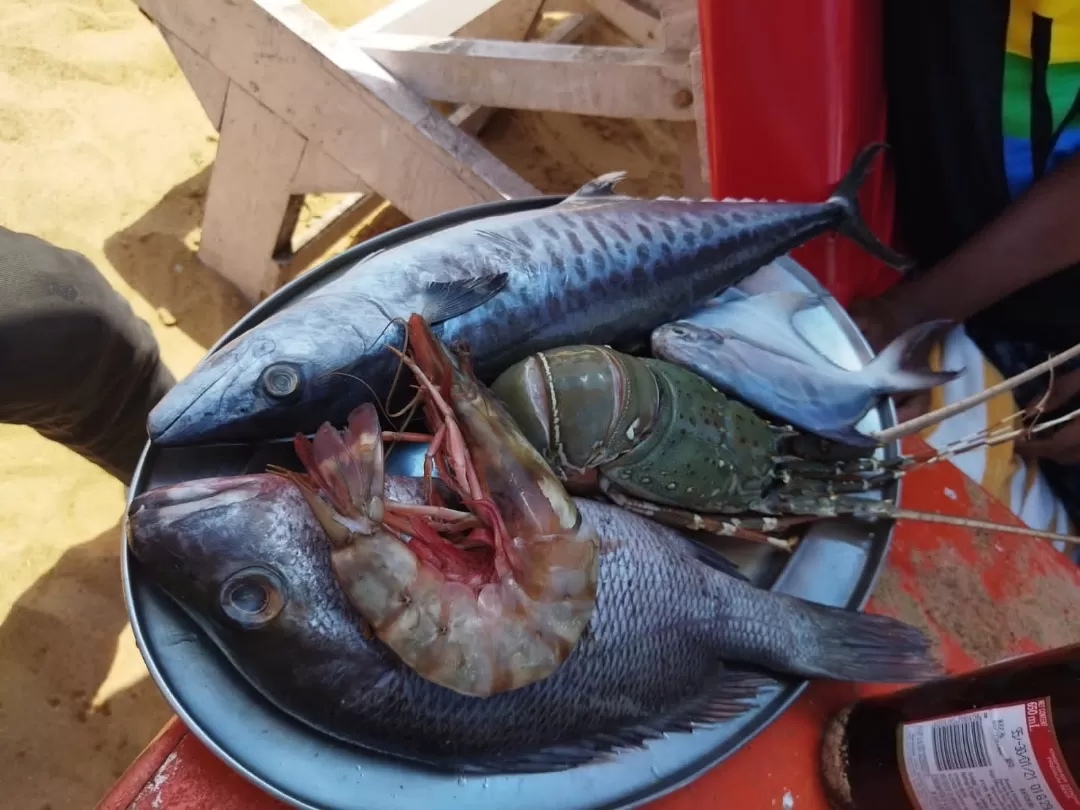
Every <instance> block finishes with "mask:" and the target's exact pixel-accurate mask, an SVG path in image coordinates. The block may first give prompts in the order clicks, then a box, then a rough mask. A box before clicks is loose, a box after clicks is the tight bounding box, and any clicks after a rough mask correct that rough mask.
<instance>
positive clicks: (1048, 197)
mask: <svg viewBox="0 0 1080 810" xmlns="http://www.w3.org/2000/svg"><path fill="white" fill-rule="evenodd" d="M1077 261H1080V154H1077V155H1073V156H1072V157H1070V158H1069V159H1068V160H1067V161H1066V162H1065V163H1063V164H1062V165H1061V166H1059V167H1058V168H1057V169H1056V170H1055V171H1052V172H1050V173H1049V174H1048V175H1046V177H1044V178H1043V179H1042V180H1040V181H1039V182H1038V183H1036V184H1035V185H1033V186H1032V187H1031V188H1030V189H1029V190H1028V192H1027V193H1026V194H1025V195H1024V196H1023V197H1021V198H1020V199H1019V200H1017V201H1016V202H1014V203H1013V204H1012V205H1010V206H1009V207H1008V208H1007V209H1005V211H1004V212H1003V213H1002V214H1001V215H1000V216H998V217H997V219H995V220H994V221H993V222H991V223H990V224H989V225H987V226H986V227H985V228H983V229H982V230H981V231H980V232H979V233H978V234H976V235H975V236H974V237H973V238H972V239H970V240H969V241H968V242H966V243H965V244H964V245H962V246H961V247H960V248H959V249H957V250H956V251H955V252H954V253H953V254H952V255H950V256H949V257H948V258H946V259H945V260H944V261H942V262H940V263H938V264H937V265H936V266H934V267H931V268H928V269H927V270H926V271H925V272H923V273H921V274H919V275H918V276H915V277H912V278H911V279H910V280H908V279H904V280H902V281H900V282H899V283H897V284H895V285H894V286H893V287H892V288H891V289H889V290H888V291H887V292H886V293H885V294H884V295H882V296H881V297H880V298H879V299H875V300H873V301H868V302H861V303H856V304H855V305H853V306H852V310H851V311H852V315H853V316H854V317H855V318H856V320H857V321H859V322H860V324H865V325H866V326H867V331H868V334H867V337H868V339H869V340H870V341H871V343H873V344H875V348H876V349H880V348H881V347H882V346H881V345H878V344H880V343H882V341H884V342H885V343H887V342H888V341H889V340H891V339H892V338H894V337H896V336H897V335H898V334H900V332H902V331H903V330H904V329H907V328H909V327H911V326H914V325H915V324H917V323H921V322H925V321H928V320H933V319H936V318H946V319H950V320H954V321H965V320H967V319H968V318H970V317H971V316H972V315H975V314H976V313H978V312H981V311H982V310H984V309H986V308H987V307H989V306H991V305H992V304H995V303H997V302H998V301H1000V300H1002V299H1003V298H1006V297H1007V296H1009V295H1011V294H1012V293H1014V292H1016V291H1017V290H1019V289H1021V288H1023V287H1026V286H1028V285H1029V284H1032V283H1034V282H1036V281H1039V280H1040V279H1043V278H1046V277H1047V276H1049V275H1052V274H1053V273H1054V272H1055V271H1057V270H1060V269H1062V268H1064V267H1067V266H1069V265H1071V264H1074V263H1076V262H1077ZM882 345H883V344H882Z"/></svg>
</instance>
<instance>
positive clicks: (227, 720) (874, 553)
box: [123, 197, 899, 810]
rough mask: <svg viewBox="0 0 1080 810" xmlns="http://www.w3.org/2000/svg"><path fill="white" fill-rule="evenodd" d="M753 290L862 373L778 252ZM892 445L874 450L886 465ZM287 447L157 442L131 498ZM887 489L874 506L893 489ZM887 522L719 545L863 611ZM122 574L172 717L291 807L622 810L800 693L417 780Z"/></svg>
mask: <svg viewBox="0 0 1080 810" xmlns="http://www.w3.org/2000/svg"><path fill="white" fill-rule="evenodd" d="M560 199H562V198H561V197H538V198H532V199H526V200H515V201H510V202H498V203H488V204H484V205H478V206H473V207H470V208H465V209H461V210H458V211H453V212H450V213H447V214H443V215H440V216H438V217H433V218H431V219H427V220H423V221H421V222H416V223H412V224H410V225H406V226H404V227H402V228H398V229H396V230H394V231H391V232H389V233H386V234H383V235H381V236H379V237H376V238H375V239H372V240H369V241H368V242H365V243H364V244H361V245H357V246H356V247H353V248H350V249H349V250H347V251H345V252H343V253H342V254H340V255H339V256H335V257H334V258H332V259H330V260H329V261H327V262H325V263H324V264H322V265H320V266H319V267H317V268H315V269H313V270H311V271H309V272H308V273H305V274H304V275H303V276H301V277H300V278H298V279H296V280H295V281H293V282H292V283H290V284H288V285H287V286H285V287H283V288H282V289H281V290H279V291H278V292H277V293H275V294H274V295H272V296H270V297H269V298H267V299H266V300H265V301H263V302H262V303H261V304H259V305H258V306H257V307H255V308H254V309H253V310H252V311H251V312H249V313H248V314H247V315H246V316H245V317H244V318H243V319H242V320H241V321H240V322H239V323H237V324H236V325H235V326H234V327H233V328H232V329H230V330H229V332H228V333H227V334H226V335H225V336H224V337H222V338H221V340H219V341H218V343H217V344H216V345H215V346H214V348H213V349H211V353H212V352H213V351H215V350H216V349H217V348H219V347H220V346H222V345H224V343H225V342H227V341H228V340H231V339H232V338H234V337H235V336H236V335H238V334H240V333H242V332H244V331H246V330H248V329H250V328H251V327H252V326H254V325H255V324H257V323H259V322H261V321H262V320H265V319H266V318H267V317H268V316H269V315H271V314H273V313H274V312H276V311H277V310H279V309H281V308H283V307H285V306H287V305H288V304H289V303H291V302H292V301H295V300H298V299H300V298H302V297H304V296H305V295H307V294H308V293H310V292H311V291H313V290H314V289H316V288H318V287H320V286H322V285H324V284H326V283H327V282H329V281H330V280H332V279H333V278H335V277H337V276H338V275H340V274H341V273H342V272H344V271H345V270H346V269H347V268H348V267H351V266H352V265H353V264H355V263H356V262H357V261H358V260H359V259H361V258H363V257H364V256H367V255H369V254H371V253H374V252H375V251H377V250H381V249H384V248H387V247H392V246H394V245H398V244H401V243H402V242H405V241H408V240H409V239H413V238H416V237H417V236H422V235H424V234H427V233H431V232H432V231H436V230H440V229H442V228H446V227H449V226H451V225H455V224H458V223H460V222H464V221H467V220H470V219H475V218H479V217H484V216H491V215H493V214H499V213H506V212H509V211H514V210H525V209H529V208H538V207H542V206H546V205H551V204H553V203H555V202H558V201H559V200H560ZM739 286H740V287H741V288H742V289H744V290H745V291H746V292H749V293H756V292H761V291H764V290H775V289H792V290H799V291H802V290H806V291H810V292H812V293H816V294H819V295H821V296H822V299H823V303H822V305H821V306H819V307H815V308H813V309H810V310H806V311H804V312H802V313H800V315H799V318H800V321H799V322H798V323H797V326H798V327H799V328H800V330H801V331H802V332H803V333H804V334H805V335H806V336H807V338H808V339H810V340H811V341H812V342H814V343H815V344H816V346H817V347H818V348H819V349H820V350H821V351H822V352H823V353H824V354H825V355H826V356H828V357H829V358H830V359H832V360H833V361H834V362H836V363H838V364H840V365H842V366H844V367H847V368H858V367H860V366H861V365H862V364H863V363H865V362H867V361H868V360H869V359H870V358H871V357H872V356H873V355H872V352H871V350H870V348H869V346H868V345H867V344H866V342H865V341H864V340H863V338H862V335H861V334H860V333H859V331H858V329H857V328H856V327H855V325H854V324H853V323H852V322H851V320H850V319H849V318H848V316H847V314H846V313H845V312H844V310H843V309H842V308H841V307H840V306H839V304H838V303H837V302H836V301H835V300H834V299H833V298H832V297H831V296H830V295H829V294H828V293H827V292H826V290H825V289H824V288H823V287H822V286H821V285H820V284H819V283H818V282H817V280H816V279H815V278H814V277H813V276H812V275H811V274H810V273H809V272H807V271H806V270H805V269H804V268H803V267H801V266H800V265H799V264H797V263H796V262H794V261H793V260H791V259H789V258H782V259H779V260H777V261H775V262H773V263H772V264H771V265H768V266H766V267H764V268H762V269H761V270H759V271H758V272H757V273H755V274H754V275H753V276H751V277H750V278H748V279H747V280H745V281H744V282H743V283H742V284H740V285H739ZM894 423H895V414H894V412H893V408H892V405H891V404H890V403H888V402H887V403H886V404H884V405H883V406H882V407H881V408H879V409H878V410H877V411H872V412H871V413H869V414H868V415H867V416H866V418H865V420H864V421H863V422H862V423H861V424H860V427H861V428H862V429H864V430H872V429H880V428H882V427H889V426H891V425H893V424H894ZM422 453H423V449H422V448H420V447H413V448H411V450H410V452H408V453H403V452H395V453H394V454H393V455H392V456H391V459H392V461H393V463H392V465H391V466H392V467H394V469H393V470H391V471H392V472H400V473H405V472H411V471H414V470H416V469H417V465H418V464H419V460H420V458H421V456H422ZM896 453H897V449H896V448H895V447H890V448H886V450H885V451H883V452H882V455H883V456H884V457H886V458H889V457H892V456H895V455H896ZM283 454H286V455H288V454H291V450H289V448H288V446H287V445H285V444H282V443H276V444H267V445H259V446H241V445H218V446H214V447H206V448H159V447H157V446H154V445H150V444H148V445H147V447H146V449H145V450H144V452H143V455H142V459H141V461H140V464H139V469H138V470H137V472H136V475H135V479H134V481H133V482H132V487H131V493H130V497H131V498H134V497H135V496H136V495H138V494H139V493H141V492H144V491H146V490H147V489H151V488H153V487H157V486H161V485H163V484H167V483H172V482H176V481H183V480H189V479H194V478H204V477H209V476H216V475H228V474H241V473H249V472H261V471H264V470H265V468H266V464H267V463H268V462H273V461H275V460H279V459H281V458H283V457H284V456H283ZM898 494H899V493H898V487H897V486H896V485H893V486H891V487H890V488H888V489H886V490H884V491H882V492H878V493H868V496H869V497H882V496H885V497H888V498H890V499H894V498H896V497H897V496H898ZM891 531H892V524H891V522H888V521H880V522H876V523H868V522H863V521H858V520H854V519H846V518H845V519H830V520H824V521H821V522H819V523H817V524H815V525H814V526H812V527H811V528H810V530H809V531H808V532H807V534H806V536H805V539H804V540H803V542H802V543H800V545H799V546H798V548H797V549H796V551H795V553H794V554H793V555H790V556H789V557H785V556H784V555H782V554H779V553H776V552H771V551H769V550H766V549H763V548H751V547H748V546H747V545H746V544H728V545H727V546H726V547H725V549H724V551H725V553H727V554H728V555H729V556H730V557H732V558H733V559H734V560H735V561H736V562H738V563H739V564H740V566H741V567H742V568H743V570H744V571H745V572H746V573H747V575H748V576H749V577H750V578H751V579H752V580H753V581H755V582H756V583H757V584H759V585H761V586H763V587H768V588H772V589H773V590H777V591H782V592H784V593H789V594H793V595H797V596H800V597H803V598H804V599H808V600H811V601H814V602H819V603H822V604H828V605H835V606H842V607H847V608H849V609H861V608H862V607H863V605H864V604H865V602H866V600H867V599H868V598H869V595H870V592H871V590H872V589H873V586H874V582H875V580H876V578H877V575H878V572H879V570H880V568H881V566H882V564H883V562H884V560H885V556H886V552H887V551H888V546H889V540H890V536H891ZM124 542H125V550H124V554H123V577H124V584H125V591H126V600H127V607H128V613H129V616H130V619H131V625H132V628H133V630H134V632H135V638H136V640H137V642H138V645H139V649H140V650H141V652H142V655H143V658H144V659H145V661H146V665H147V667H148V668H149V670H150V674H151V676H152V677H153V678H154V681H155V682H156V683H157V685H158V687H159V688H160V689H161V691H162V693H163V694H164V696H165V698H166V699H167V700H168V702H169V703H170V704H171V705H172V707H173V709H174V710H175V711H176V713H177V714H178V715H179V716H180V718H181V719H182V720H183V721H184V723H185V724H186V725H187V726H188V728H190V729H191V731H192V733H194V734H195V735H196V736H197V737H198V738H199V739H200V740H202V742H204V743H205V744H206V745H207V746H208V747H209V748H210V749H211V750H212V751H213V752H215V753H216V754H217V755H218V756H219V757H221V758H222V759H223V760H224V761H225V762H227V763H228V764H229V765H231V766H232V767H233V768H234V769H235V770H236V771H238V772H239V773H240V774H242V775H243V776H244V777H246V778H247V779H249V780H251V781H252V782H254V783H255V784H257V785H259V786H261V787H262V788H263V789H265V790H266V791H268V792H269V793H271V794H273V795H274V796H276V797H278V798H280V799H282V800H283V801H285V802H286V803H288V804H291V805H293V806H295V807H301V808H318V810H429V808H433V807H450V806H459V807H468V808H470V810H505V808H507V807H514V808H515V810H600V808H605V809H608V808H611V809H614V808H629V807H635V806H637V805H640V804H642V803H644V802H647V801H650V800H652V799H655V798H657V797H658V796H661V795H663V794H665V793H668V792H670V791H672V790H675V789H676V788H678V787H680V786H681V785H684V784H686V783H687V782H689V781H691V780H692V779H694V778H695V777H697V776H699V775H700V774H702V773H703V772H704V771H706V770H708V769H709V768H711V767H713V766H714V765H716V764H717V763H718V762H721V761H722V760H723V759H725V758H726V757H728V756H730V755H731V754H732V753H734V752H735V751H736V750H738V749H739V748H740V747H741V746H742V745H744V744H745V743H746V742H747V741H748V740H750V739H751V738H752V737H753V736H754V735H755V734H757V733H758V732H760V731H761V730H762V729H763V728H765V727H766V726H767V725H768V724H769V723H771V722H772V721H773V720H775V719H776V718H777V716H779V715H780V713H781V712H783V711H784V710H785V709H786V708H787V707H788V706H789V705H790V704H791V703H792V701H794V700H795V698H796V697H797V696H798V695H799V694H800V693H801V692H802V690H803V689H804V688H805V687H806V685H807V682H806V681H803V680H798V679H791V680H790V681H788V682H787V683H786V685H785V686H784V688H782V689H780V690H777V691H775V692H773V693H771V694H770V693H766V694H764V695H762V696H761V697H760V698H759V700H758V702H757V704H756V706H755V707H754V708H753V709H751V710H750V711H748V712H747V713H746V714H744V715H743V716H741V717H739V718H737V719H736V720H733V721H730V722H726V723H724V724H722V725H717V726H714V727H711V728H709V729H702V730H698V731H696V732H694V733H682V734H672V735H669V736H667V737H665V738H663V739H659V740H655V741H652V742H651V743H649V744H648V746H647V747H646V748H644V749H642V750H637V751H631V752H625V753H620V754H619V755H617V756H616V757H614V758H613V759H612V760H611V761H609V762H604V763H600V764H595V765H588V766H583V767H580V768H576V769H574V770H571V771H563V772H559V773H551V774H538V775H525V776H517V775H514V776H505V777H489V778H463V777H458V776H454V775H445V774H441V773H435V772H431V771H426V770H422V769H419V768H417V767H414V766H412V765H410V764H406V763H404V762H400V761H397V760H392V759H386V758H382V757H379V756H376V755H373V754H371V753H370V752H368V751H365V750H363V749H360V748H356V747H352V746H350V745H348V744H345V743H342V742H339V741H337V740H334V739H331V738H329V737H327V736H325V735H323V734H321V733H320V732H318V731H316V730H314V729H312V728H309V727H308V726H306V725H305V724H303V723H301V722H299V721H297V720H295V719H293V718H292V717H290V716H288V715H286V714H285V713H283V712H281V711H280V710H278V709H277V708H276V707H274V706H273V705H272V704H270V703H269V702H267V701H266V700H265V699H264V698H263V697H262V696H261V695H260V694H259V693H258V692H256V691H255V689H254V688H253V687H252V686H251V685H250V684H249V683H248V682H247V681H246V680H245V679H244V678H243V677H242V676H241V675H240V674H239V673H238V672H237V671H236V670H235V669H234V668H233V667H232V666H231V665H230V664H229V663H228V662H227V661H226V660H225V658H224V656H223V655H222V654H221V653H220V652H219V650H218V649H217V647H216V646H214V644H213V643H212V642H211V641H210V639H209V637H207V636H206V635H205V634H204V633H203V632H202V631H201V630H200V629H199V627H198V626H197V625H196V624H195V622H194V621H193V620H192V619H191V618H190V617H189V616H188V615H187V614H186V613H185V612H184V610H183V609H182V608H181V607H180V606H179V605H178V604H176V603H175V602H174V601H173V600H172V599H170V598H169V597H168V596H166V595H165V594H164V592H162V591H160V590H159V589H157V588H156V587H155V586H154V585H152V584H151V583H150V582H148V581H147V580H146V579H145V578H144V577H143V576H142V575H141V572H140V570H139V567H138V564H137V562H136V561H135V560H134V559H133V558H132V557H131V556H130V554H129V553H128V551H127V546H126V542H127V538H126V537H125V538H124Z"/></svg>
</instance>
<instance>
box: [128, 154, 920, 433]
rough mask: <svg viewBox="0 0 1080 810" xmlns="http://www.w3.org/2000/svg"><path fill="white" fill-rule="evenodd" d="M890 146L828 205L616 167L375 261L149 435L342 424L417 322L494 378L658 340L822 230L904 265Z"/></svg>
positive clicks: (229, 352)
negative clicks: (664, 190)
mask: <svg viewBox="0 0 1080 810" xmlns="http://www.w3.org/2000/svg"><path fill="white" fill-rule="evenodd" d="M882 148H883V145H882V144H873V145H871V146H868V147H867V148H866V149H864V150H863V151H862V152H861V153H860V154H859V155H858V156H857V157H856V159H855V161H854V162H853V164H852V166H851V168H850V169H849V170H848V172H847V174H846V175H845V176H844V178H843V179H842V180H841V181H840V183H839V184H838V185H837V187H836V189H835V190H834V192H833V193H832V194H831V195H830V196H829V197H828V198H827V199H826V200H824V201H823V202H816V203H785V202H752V201H721V202H717V201H713V200H692V199H670V198H659V199H638V198H634V197H628V196H623V195H620V194H616V193H615V185H616V184H617V183H618V181H619V180H620V179H621V178H622V177H623V176H624V173H622V172H618V173H614V174H607V175H603V176H602V177H599V178H597V179H596V180H593V181H592V182H590V183H587V184H586V185H585V186H583V187H582V188H580V189H579V190H578V191H577V192H576V193H574V194H572V195H570V196H569V197H568V198H566V199H565V200H563V201H562V202H560V203H558V204H556V205H552V206H547V207H544V208H540V209H535V210H529V211H519V212H514V213H508V214H500V215H496V216H490V217H484V218H480V219H476V220H472V221H470V222H466V223H463V224H460V225H456V226H453V227H450V228H446V229H444V230H440V231H437V232H435V233H431V234H428V235H426V236H423V237H419V238H416V239H413V240H411V241H409V242H407V243H404V244H401V245H399V246H395V247H393V248H390V249H387V250H384V251H381V252H378V253H375V254H373V255H371V256H369V257H366V258H365V259H363V260H361V261H359V262H358V263H357V264H356V265H354V266H353V267H351V268H349V269H348V270H347V271H346V272H345V273H344V274H343V275H342V276H341V277H340V278H338V279H336V280H334V281H333V282H331V283H329V284H327V285H326V286H325V287H323V288H321V289H319V290H318V291H316V292H315V293H312V294H310V295H308V296H307V297H306V298H303V299H302V300H299V301H297V302H296V303H294V304H292V305H290V306H288V307H286V308H285V309H283V310H281V311H279V312H277V313H275V314H274V315H272V316H271V317H269V318H267V319H266V320H265V321H263V322H262V323H261V324H259V325H257V326H256V327H254V328H252V329H250V330H248V331H247V332H245V333H244V334H242V335H240V336H238V337H237V338H236V339H234V340H233V341H231V342H230V343H228V344H226V345H225V346H223V347H221V348H220V349H219V350H218V351H216V352H214V353H213V354H212V355H210V356H208V357H207V358H205V359H204V360H203V361H202V362H201V363H200V364H199V365H198V366H197V367H196V368H195V369H194V370H193V371H192V372H191V374H189V375H188V376H187V377H186V378H184V379H183V380H181V381H180V382H179V383H178V384H177V385H176V386H175V387H174V388H173V389H172V390H171V391H170V392H169V393H168V394H167V395H166V396H165V397H164V399H162V400H161V402H160V403H159V404H158V405H157V407H156V408H154V410H153V411H152V412H151V414H150V418H149V424H148V429H149V433H150V437H151V439H152V440H154V441H155V442H157V443H158V444H162V445H181V444H194V443H203V442H213V441H248V440H261V439H265V440H269V439H277V438H285V437H291V436H293V435H295V433H296V432H297V431H300V432H305V433H310V432H313V431H314V430H315V429H316V428H318V426H319V425H320V424H321V423H322V422H323V421H330V422H332V423H335V424H340V423H343V422H344V420H345V418H346V417H347V416H348V414H349V412H350V411H351V410H352V409H353V408H355V407H357V405H358V404H360V403H362V402H366V401H372V400H373V399H377V400H379V401H384V400H385V398H386V397H387V395H388V393H389V392H390V390H391V388H392V386H393V381H394V379H395V374H396V372H397V371H398V364H399V360H398V357H397V355H395V354H394V352H393V351H391V348H392V347H393V348H401V346H402V343H403V339H404V327H403V324H404V322H405V320H406V319H408V317H409V316H410V315H412V314H414V313H416V314H420V315H423V316H424V318H425V319H426V320H427V321H428V322H429V323H431V324H432V325H433V327H434V329H435V333H436V334H437V335H438V337H440V338H441V339H442V340H443V341H444V342H446V343H448V344H449V343H453V342H455V341H464V342H465V343H467V344H468V346H469V347H470V350H471V352H472V361H473V366H474V369H475V371H476V373H477V375H478V376H479V378H480V379H481V380H483V381H485V382H487V381H490V380H492V379H494V377H495V376H496V375H498V374H499V373H500V372H501V371H503V370H504V369H506V368H507V367H508V366H510V365H511V364H513V363H515V362H518V361H519V360H522V359H524V358H526V357H528V356H529V355H531V354H534V353H536V352H539V351H544V350H548V349H553V348H557V347H559V346H565V345H568V344H578V343H593V344H608V345H611V346H614V347H622V348H630V347H636V346H647V345H648V339H649V334H650V332H651V331H652V330H653V329H655V328H656V327H657V326H659V325H661V324H663V323H667V322H670V321H672V320H675V319H677V318H679V317H681V316H683V315H686V314H687V313H689V312H691V311H693V310H694V309H695V308H696V307H698V306H699V305H701V304H702V303H703V302H705V301H706V300H708V299H709V298H711V297H713V296H715V295H716V294H718V293H719V292H721V291H723V290H724V289H726V288H728V287H730V286H731V285H732V284H736V283H738V282H739V281H741V280H742V279H743V278H745V277H746V276H748V275H749V274H750V273H752V272H754V271H755V270H757V269H758V268H760V267H762V266H763V265H765V264H768V263H769V262H770V261H772V260H773V259H775V258H776V257H778V256H781V255H783V254H785V253H787V252H788V251H790V250H791V249H792V248H795V247H797V246H798V245H800V244H802V243H804V242H806V241H808V240H809V239H811V238H813V237H814V236H817V235H818V234H821V233H824V232H826V231H830V230H832V231H836V232H839V233H842V234H845V235H846V236H848V237H849V238H851V239H853V240H854V241H855V242H857V243H858V244H860V245H861V246H862V247H863V248H865V249H866V250H867V251H869V252H870V253H872V254H873V255H875V256H877V257H878V258H880V259H882V260H883V261H886V262H888V263H889V264H891V265H893V266H896V267H903V266H906V265H907V262H906V260H905V259H904V257H902V256H900V255H899V254H897V253H895V252H894V251H893V250H891V249H890V248H889V247H887V246H886V245H884V244H883V243H882V242H880V241H879V240H878V239H877V237H875V236H874V234H873V233H871V232H870V230H869V228H868V227H867V225H866V224H865V222H864V221H863V220H862V219H861V217H860V215H859V209H858V203H857V195H858V191H859V188H860V186H861V185H862V183H863V181H864V180H865V179H866V176H867V174H868V173H869V170H870V167H871V165H872V163H873V160H874V158H875V156H876V155H877V153H878V152H879V151H880V150H881V149H882ZM402 388H404V386H402Z"/></svg>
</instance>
